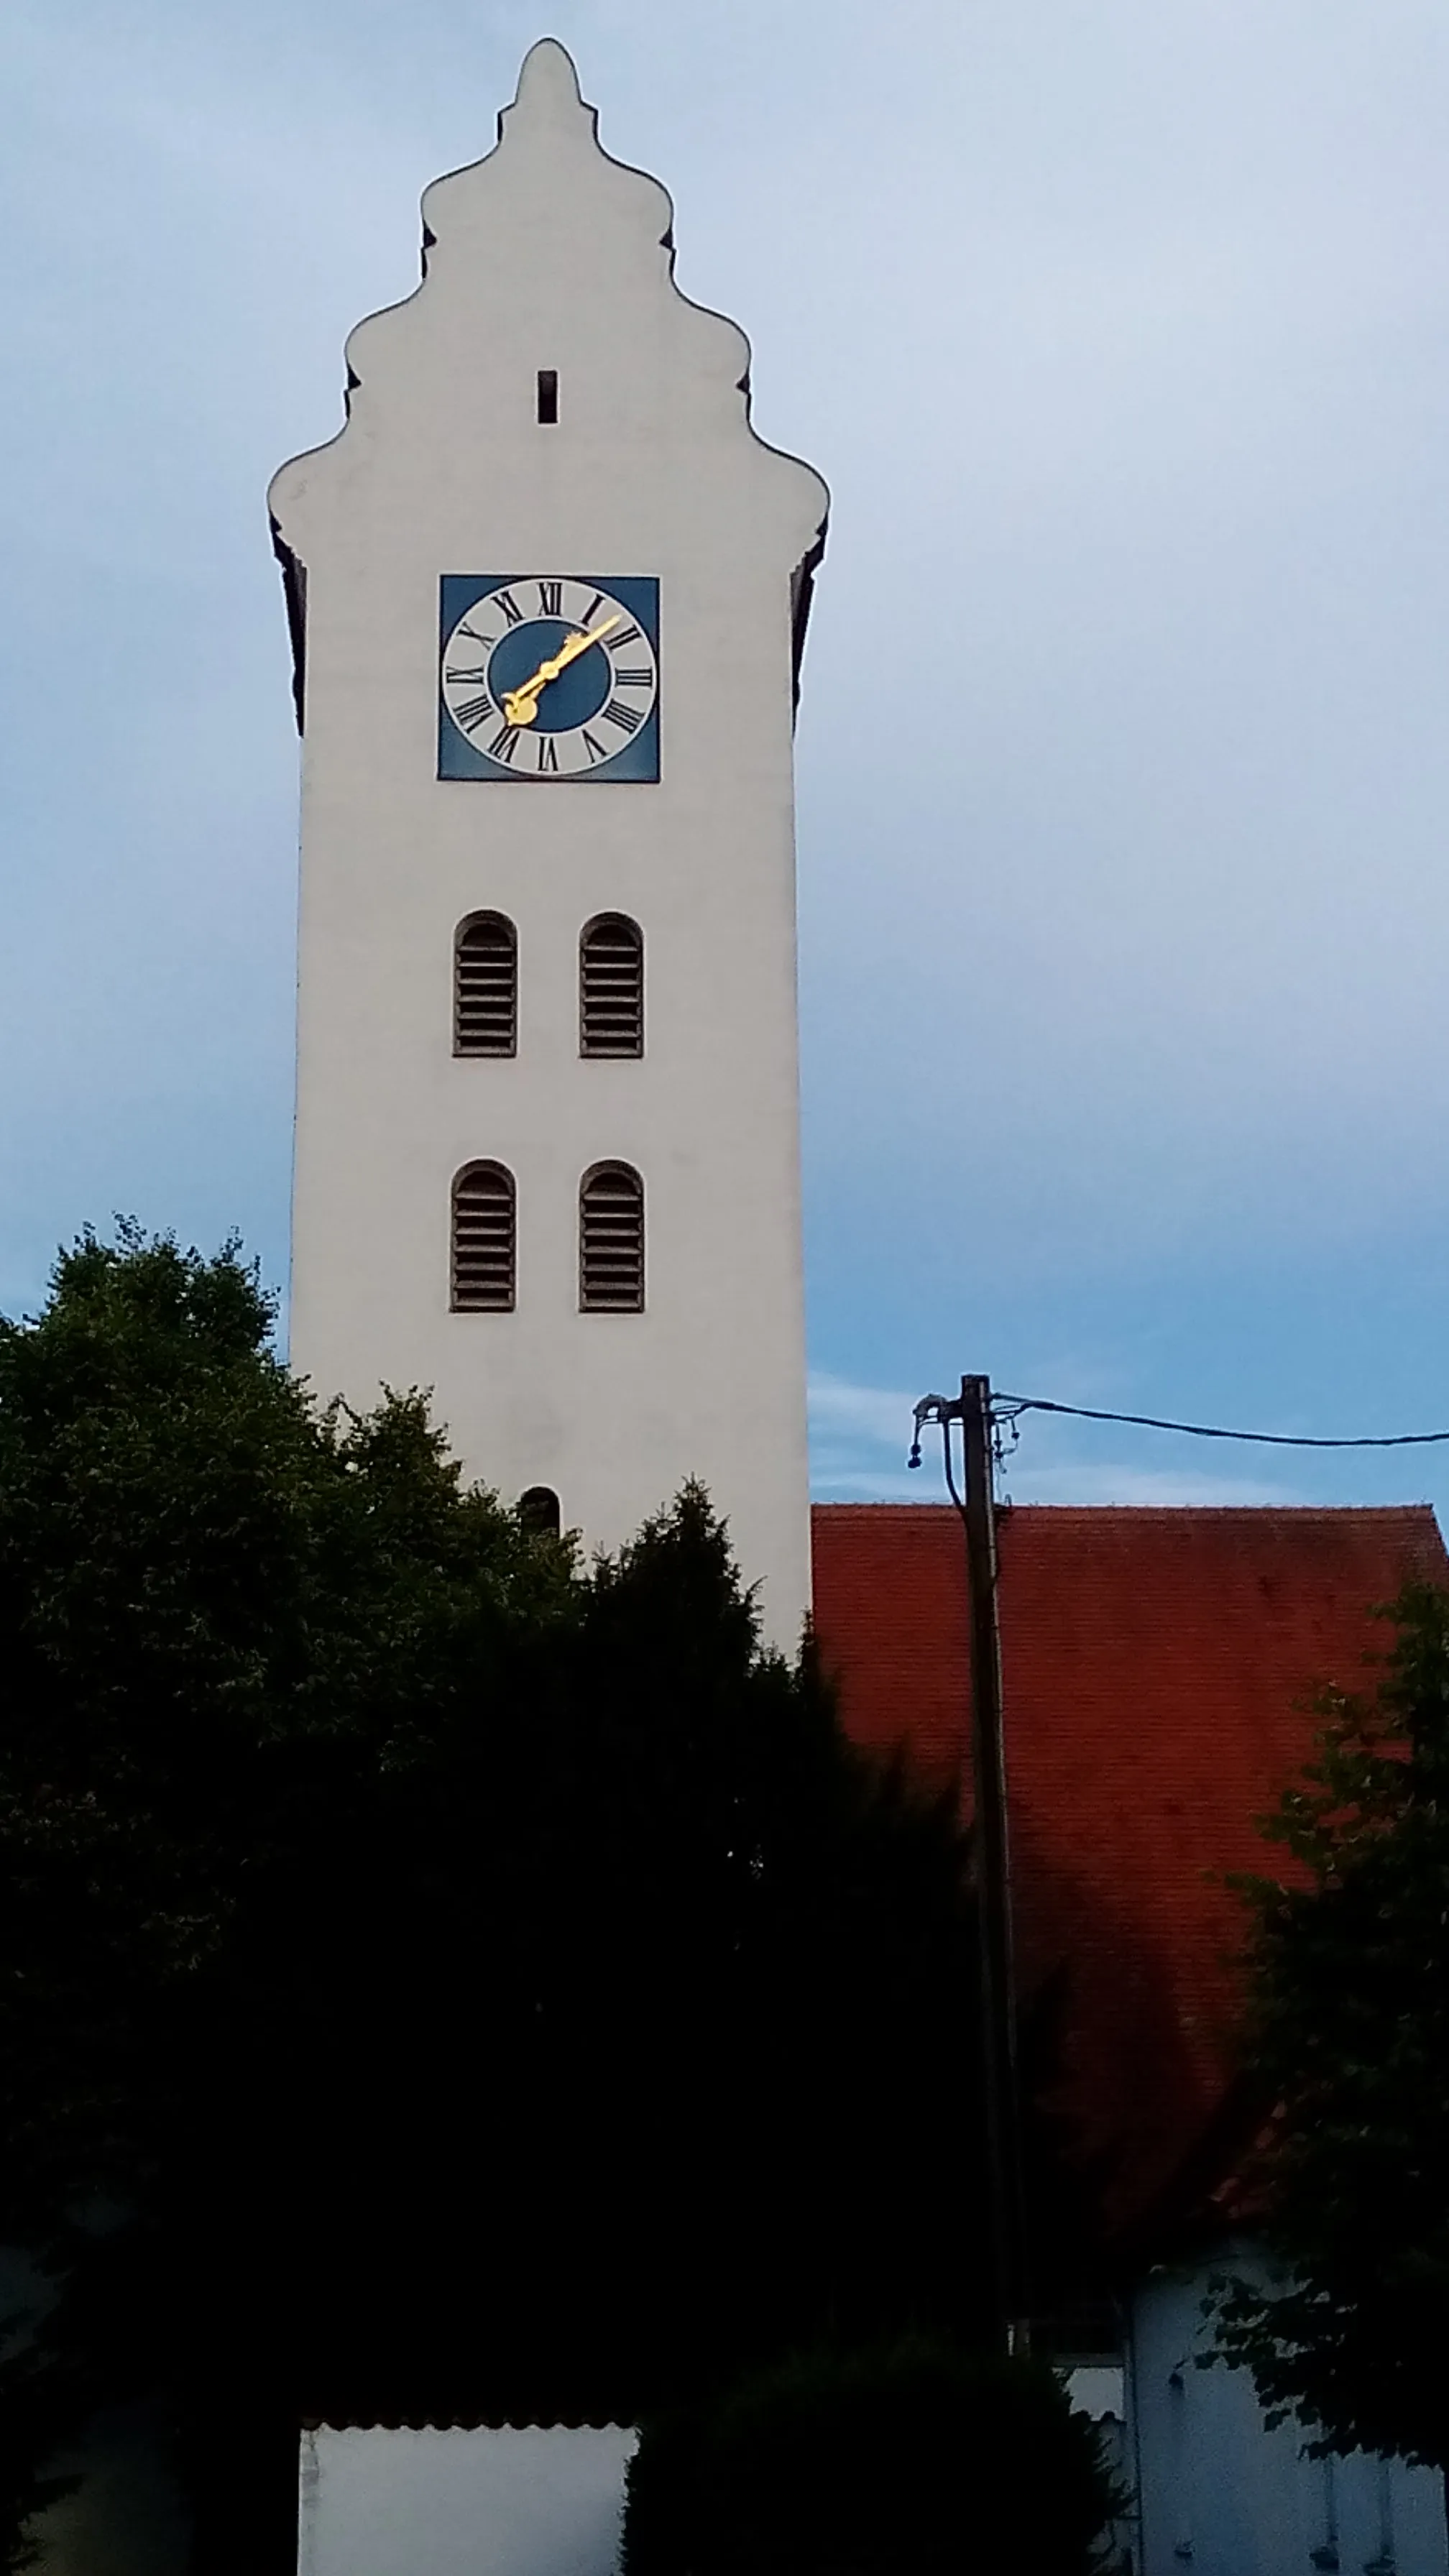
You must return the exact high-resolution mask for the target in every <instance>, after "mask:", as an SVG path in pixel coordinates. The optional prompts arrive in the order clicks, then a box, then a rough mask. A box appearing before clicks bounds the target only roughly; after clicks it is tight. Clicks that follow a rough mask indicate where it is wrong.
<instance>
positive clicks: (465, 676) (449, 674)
mask: <svg viewBox="0 0 1449 2576" xmlns="http://www.w3.org/2000/svg"><path fill="white" fill-rule="evenodd" d="M443 677H444V679H445V680H486V679H487V677H488V665H487V663H486V662H480V663H479V664H478V667H477V669H476V670H472V671H465V670H463V669H462V667H461V666H458V667H456V668H450V669H447V670H445V671H444V673H443Z"/></svg>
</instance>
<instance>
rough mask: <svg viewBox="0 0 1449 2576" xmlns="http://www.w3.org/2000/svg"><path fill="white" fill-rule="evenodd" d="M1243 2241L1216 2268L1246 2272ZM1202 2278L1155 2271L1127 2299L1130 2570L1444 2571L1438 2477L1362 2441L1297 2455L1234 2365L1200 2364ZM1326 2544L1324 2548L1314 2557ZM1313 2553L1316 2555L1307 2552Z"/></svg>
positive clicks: (1148, 2574) (1252, 2574) (1205, 2280)
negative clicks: (1134, 2526) (1361, 2447)
mask: <svg viewBox="0 0 1449 2576" xmlns="http://www.w3.org/2000/svg"><path fill="white" fill-rule="evenodd" d="M1254 2260H1255V2256H1254V2254H1253V2250H1252V2249H1251V2248H1250V2247H1247V2246H1237V2247H1233V2248H1230V2249H1229V2250H1228V2251H1227V2252H1226V2253H1225V2254H1224V2255H1223V2257H1222V2258H1221V2263H1220V2265H1219V2266H1217V2267H1215V2268H1221V2269H1237V2270H1246V2269H1250V2268H1251V2266H1252V2265H1253V2263H1254ZM1209 2279H1210V2275H1209V2273H1208V2272H1207V2271H1206V2270H1204V2271H1201V2272H1193V2273H1166V2272H1163V2273H1158V2274H1156V2275H1154V2276H1153V2278H1152V2279H1151V2280H1149V2281H1148V2282H1147V2284H1146V2285H1145V2287H1144V2288H1143V2289H1142V2290H1141V2291H1140V2292H1139V2294H1138V2296H1137V2299H1136V2300H1135V2302H1134V2306H1133V2317H1132V2351H1131V2370H1130V2374H1129V2378H1130V2406H1131V2426H1130V2436H1131V2439H1130V2446H1129V2460H1128V2473H1129V2475H1130V2476H1132V2477H1134V2478H1135V2479H1136V2481H1137V2484H1138V2491H1139V2504H1140V2535H1141V2569H1142V2576H1183V2570H1184V2568H1185V2567H1190V2568H1191V2569H1192V2571H1193V2576H1292V2571H1294V2570H1302V2571H1303V2576H1311V2571H1312V2570H1313V2569H1314V2568H1315V2567H1318V2568H1320V2569H1325V2570H1331V2569H1332V2567H1333V2566H1334V2565H1337V2566H1338V2567H1339V2568H1341V2569H1343V2570H1344V2571H1349V2570H1352V2576H1360V2571H1362V2570H1366V2569H1372V2570H1375V2571H1378V2576H1445V2571H1446V2564H1449V2561H1446V2551H1445V2533H1444V2508H1443V2503H1442V2497H1441V2490H1440V2482H1439V2479H1438V2477H1437V2476H1436V2475H1435V2474H1433V2473H1432V2472H1431V2471H1429V2470H1427V2469H1411V2468H1406V2467H1405V2466H1404V2465H1403V2463H1402V2462H1400V2461H1386V2460H1376V2459H1370V2458H1368V2457H1367V2456H1366V2455H1365V2454H1363V2453H1362V2452H1357V2453H1355V2454H1354V2455H1353V2456H1352V2457H1350V2458H1348V2459H1342V2460H1334V2461H1325V2460H1307V2459H1304V2458H1302V2457H1301V2446H1302V2442H1303V2435H1302V2433H1301V2432H1299V2431H1297V2430H1295V2429H1294V2428H1293V2427H1292V2426H1291V2425H1284V2426H1282V2427H1280V2428H1279V2429H1278V2430H1277V2431H1274V2432H1271V2433H1270V2432H1268V2431H1267V2430H1266V2428H1265V2426H1264V2422H1263V2415H1262V2410H1261V2408H1260V2407H1259V2405H1258V2401H1257V2398H1256V2396H1255V2394H1254V2391H1253V2386H1252V2382H1251V2380H1250V2379H1249V2377H1248V2375H1247V2373H1246V2372H1244V2371H1240V2370H1224V2369H1221V2368H1216V2369H1212V2370H1199V2369H1197V2368H1196V2367H1195V2366H1194V2356H1195V2355H1196V2354H1198V2353H1201V2352H1205V2351H1207V2350H1208V2349H1210V2346H1211V2339H1212V2338H1211V2328H1210V2326H1209V2325H1208V2323H1207V2321H1206V2320H1205V2319H1204V2316H1203V2313H1202V2305H1203V2300H1204V2299H1205V2297H1206V2296H1207V2291H1208V2284H1209ZM1334 2550H1336V2553H1337V2554H1336V2558H1333V2557H1330V2556H1328V2555H1326V2554H1323V2553H1327V2552H1330V2551H1334ZM1314 2552H1319V2553H1320V2555H1319V2556H1318V2557H1317V2558H1315V2557H1314V2555H1313V2553H1314Z"/></svg>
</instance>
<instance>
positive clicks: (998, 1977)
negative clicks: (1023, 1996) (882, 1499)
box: [911, 1377, 1030, 2354]
mask: <svg viewBox="0 0 1449 2576" xmlns="http://www.w3.org/2000/svg"><path fill="white" fill-rule="evenodd" d="M925 1421H934V1422H939V1423H940V1425H941V1437H942V1443H943V1446H944V1449H945V1455H946V1481H947V1484H948V1486H949V1488H950V1493H951V1500H952V1502H953V1503H954V1504H955V1506H956V1509H957V1511H958V1512H959V1513H960V1515H961V1521H962V1526H963V1529H964V1532H965V1539H966V1583H967V1596H968V1604H969V1611H970V1635H971V1727H970V1739H971V1778H972V1790H973V1807H974V1817H973V1829H974V1830H973V1842H974V1862H975V1873H974V1874H975V1887H976V1922H977V1944H978V1953H979V1969H980V1980H981V2050H982V2068H981V2072H982V2099H983V2107H984V2111H985V2117H986V2179H987V2192H988V2198H989V2215H990V2234H991V2253H992V2264H993V2282H992V2288H993V2322H994V2325H995V2330H996V2340H997V2344H998V2348H999V2349H1000V2350H1002V2351H1003V2352H1006V2353H1008V2354H1011V2353H1023V2352H1025V2351H1026V2349H1027V2347H1028V2343H1029V2339H1030V2325H1029V2315H1028V2294H1027V2283H1026V2216H1025V2206H1024V2194H1023V2188H1022V2171H1021V2117H1020V2103H1019V2095H1018V2087H1017V2067H1016V1994H1015V1982H1014V1978H1013V1974H1012V1936H1011V1849H1010V1837H1009V1833H1008V1824H1007V1809H1006V1764H1005V1757H1004V1752H1003V1745H1002V1714H1001V1634H1000V1629H999V1627H998V1624H997V1615H996V1509H995V1498H994V1495H993V1493H992V1483H991V1468H992V1450H991V1433H992V1416H991V1381H990V1379H989V1378H986V1377H963V1378H962V1380H961V1393H960V1396H959V1397H958V1398H957V1399H955V1400H954V1401H953V1400H951V1399H950V1398H948V1397H945V1396H926V1397H924V1398H923V1399H922V1401H921V1403H920V1404H918V1405H917V1407H916V1435H917V1436H916V1445H915V1448H914V1449H913V1451H912V1457H911V1464H912V1465H913V1466H915V1465H919V1463H920V1428H921V1424H922V1422H925ZM953 1422H959V1423H960V1425H961V1439H962V1450H963V1467H964V1471H965V1477H964V1488H965V1489H964V1492H962V1493H958V1492H957V1490H956V1480H955V1477H954V1475H953V1473H952V1466H951V1425H952V1423H953Z"/></svg>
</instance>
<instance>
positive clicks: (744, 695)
mask: <svg viewBox="0 0 1449 2576" xmlns="http://www.w3.org/2000/svg"><path fill="white" fill-rule="evenodd" d="M595 123H596V120H595V117H594V114H593V112H592V110H591V109H589V108H588V107H586V106H585V105H584V103H583V101H582V100H581V98H580V95H579V89H578V83H577V79H576V77H575V73H574V69H573V65H572V63H571V62H570V60H569V57H568V55H567V54H566V53H565V52H564V50H563V48H562V47H561V46H559V45H557V44H555V43H553V42H552V41H545V42H544V43H541V44H538V45H535V46H534V48H533V50H532V52H531V53H530V54H529V56H528V58H527V60H526V62H525V64H524V66H523V72H522V76H521V79H520V82H519V89H518V96H517V99H516V100H515V102H514V104H513V106H512V107H511V108H509V109H507V110H505V112H504V114H503V115H502V116H501V117H500V119H499V141H498V145H497V148H496V149H495V150H494V151H493V152H491V153H490V154H489V155H488V157H487V158H486V159H485V160H483V161H480V162H478V163H476V164H475V165H473V166H472V167H471V168H469V169H465V170H461V171H458V172H455V173H454V174H453V175H452V176H451V177H448V178H445V179H440V180H438V181H437V182H436V183H435V184H434V186H432V187H431V188H430V189H429V190H428V191H427V194H426V196H425V198H424V200H423V216H424V234H423V244H424V248H423V266H424V276H423V283H422V285H421V287H420V288H419V289H418V291H417V293H416V294H415V295H413V296H411V297H410V298H409V299H408V300H407V301H406V302H405V303H403V304H400V305H397V306H394V307H393V308H392V309H391V310H389V311H387V312H384V313H379V314H375V315H373V316H372V318H371V319H370V320H368V321H366V322H364V323H362V324H361V326H360V327H359V328H358V329H357V330H356V331H355V332H354V333H353V335H352V337H351V340H350V341H349V343H348V351H347V355H348V361H349V367H348V386H349V391H348V398H347V403H348V416H347V421H346V425H345V426H344V428H343V429H342V431H341V432H340V433H339V435H338V436H337V437H336V438H334V439H333V440H332V441H331V443H330V445H328V446H326V447H322V448H318V449H315V450H314V451H313V452H312V453H310V454H308V455H305V456H301V457H298V458H296V459H294V460H293V462H292V463H291V464H289V465H286V466H284V467H283V468H282V470H281V472H280V473H279V474H278V476H277V477H276V480H275V482H274V483H273V486H272V491H271V506H272V513H273V521H274V527H275V531H276V542H277V548H278V552H279V554H280V556H281V559H282V564H283V569H284V573H285V576H286V585H287V597H288V607H289V613H290V617H291V624H292V635H293V647H294V652H295V657H296V668H297V703H298V716H299V721H300V723H301V725H302V728H303V762H302V861H301V870H302V874H301V932H300V939H301V946H300V966H299V1002H298V1074H297V1139H296V1174H295V1196H294V1211H293V1254H292V1359H293V1365H294V1366H295V1367H296V1368H297V1369H298V1370H299V1371H301V1372H303V1373H304V1374H305V1375H306V1376H308V1377H309V1378H310V1380H311V1381H312V1384H313V1386H314V1388H315V1390H316V1392H317V1393H318V1395H319V1396H321V1397H323V1398H327V1397H330V1396H332V1395H333V1394H335V1393H341V1394H342V1395H344V1396H345V1397H346V1398H347V1399H348V1401H349V1402H350V1403H352V1404H354V1405H357V1406H365V1405H369V1404H371V1403H373V1402H375V1401H376V1400H377V1396H378V1392H379V1389H380V1387H381V1386H383V1385H389V1386H392V1387H399V1388H401V1387H407V1386H415V1385H421V1386H427V1387H430V1388H431V1389H432V1390H433V1396H434V1404H435V1410H436V1413H437V1416H438V1418H439V1419H440V1420H441V1421H442V1422H444V1423H445V1424H446V1425H447V1428H448V1433H449V1437H450V1441H451V1444H452V1446H453V1448H454V1450H455V1451H456V1453H457V1454H458V1455H459V1456H460V1457H461V1459H462V1460H463V1463H464V1467H465V1470H466V1471H467V1473H468V1474H469V1475H470V1476H477V1477H480V1478H482V1479H483V1480H484V1481H485V1482H486V1483H488V1484H490V1485H493V1486H495V1487H496V1488H497V1489H498V1490H499V1491H500V1492H501V1493H502V1495H503V1496H504V1497H505V1499H507V1500H510V1501H512V1500H514V1499H517V1498H518V1497H520V1496H522V1495H524V1494H525V1493H527V1494H528V1495H529V1496H530V1497H531V1508H533V1509H534V1510H536V1511H539V1512H540V1513H542V1514H546V1513H548V1512H549V1510H550V1508H551V1498H554V1497H556V1498H557V1505H558V1508H559V1510H560V1512H561V1516H562V1521H563V1525H564V1526H565V1527H574V1528H578V1529H580V1530H581V1531H582V1533H583V1537H584V1540H585V1542H586V1544H587V1545H589V1546H595V1545H603V1546H609V1547H613V1546H617V1545H618V1544H619V1543H620V1542H621V1541H622V1540H624V1539H626V1538H627V1537H629V1536H630V1535H631V1533H632V1532H633V1531H634V1530H635V1529H637V1527H638V1525H639V1523H640V1522H641V1520H643V1519H644V1518H645V1517H646V1516H647V1515H648V1514H649V1513H651V1512H653V1511H656V1510H658V1509H659V1507H660V1506H661V1505H662V1504H664V1503H666V1502H667V1501H669V1499H670V1498H671V1497H672V1496H673V1495H674V1494H675V1493H676V1492H677V1490H678V1488H679V1486H680V1485H681V1484H682V1483H683V1481H684V1480H685V1479H686V1478H687V1477H690V1476H697V1477H700V1478H701V1479H702V1480H703V1481H704V1482H705V1484H706V1485H707V1486H708V1487H709V1490H710V1493H711V1495H712V1497H713V1499H714V1501H715V1503H716V1505H717V1506H718V1508H719V1509H720V1510H721V1511H723V1512H724V1513H725V1514H726V1515H727V1516H728V1519H729V1523H730V1528H731V1533H732V1536H733V1540H734V1545H735V1548H736V1551H737V1554H738V1556H739V1559H740V1562H741V1565H742V1567H743V1570H744V1573H745V1576H746V1579H747V1580H750V1581H755V1580H760V1581H762V1584H763V1591H762V1596H761V1597H762V1603H763V1609H764V1617H765V1627H766V1632H767V1634H768V1635H769V1636H770V1637H772V1638H773V1639H775V1640H776V1641H777V1642H779V1643H781V1644H782V1645H787V1646H788V1645H793V1643H794V1641H795V1638H796V1635H797V1633H798V1627H799V1621H800V1618H801V1615H802V1613H803V1611H804V1610H805V1607H806V1605H807V1601H808V1597H809V1558H808V1518H807V1502H806V1456H805V1418H804V1417H805V1388H804V1326H803V1300H802V1283H801V1243H800V1186H799V1116H798V1103H797V1066H796V1056H797V1041H796V1001H795V894H794V810H793V784H792V726H793V712H794V693H795V683H796V678H797V674H798V667H799V658H800V649H801V644H802V641H803V636H804V626H805V617H806V611H807V608H808V603H809V592H810V582H811V578H812V575H813V571H814V567H815V564H816V562H817V561H818V559H819V555H820V552H821V547H822V543H823V532H824V522H825V510H826V493H825V488H824V486H823V484H822V483H821V481H820V479H819V477H818V476H817V475H815V474H814V473H813V472H812V471H811V470H810V469H809V468H808V467H807V466H805V465H802V464H799V463H797V462H795V461H794V460H793V459H792V458H789V457H786V456H783V455H781V454H780V453H779V452H778V451H776V450H775V449H773V448H770V447H768V446H766V445H765V444H764V442H763V441H762V440H761V439H759V438H758V437H757V436H756V434H755V433H754V431H753V430H752V429H751V427H750V421H749V390H748V377H747V373H746V369H747V363H748V349H747V345H746V343H745V341H744V338H743V336H742V334H741V333H740V332H739V331H738V330H737V329H736V328H735V326H734V324H733V323H730V322H727V321H725V320H723V319H722V318H721V317H720V316H719V315H717V314H714V313H709V312H706V311H704V310H703V309H702V308H701V307H699V306H697V305H695V304H692V303H690V302H689V300H688V298H687V297H685V296H684V295H682V294H681V293H680V292H679V290H678V288H677V287H676V286H675V284H674V281H673V249H672V235H671V231H670V205H669V200H668V198H667V196H666V195H665V193H664V191H663V189H662V188H660V187H659V186H658V185H657V183H656V182H655V181H654V180H652V179H649V178H646V177H645V176H643V175H642V174H641V173H639V172H637V171H634V170H630V169H626V168H625V167H624V166H623V165H622V164H620V163H619V162H616V161H613V160H611V159H610V157H609V156H608V154H607V153H605V152H604V151H602V150H601V148H600V146H599V144H598V141H597V139H596V133H595Z"/></svg>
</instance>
